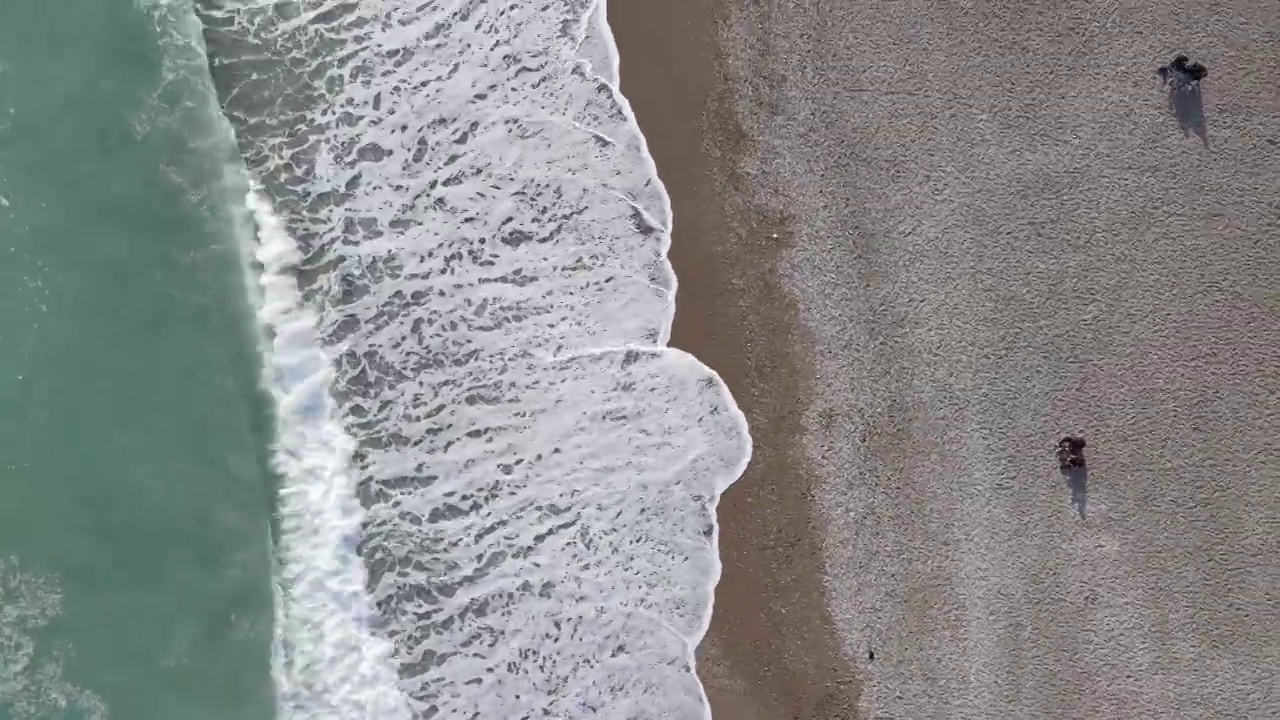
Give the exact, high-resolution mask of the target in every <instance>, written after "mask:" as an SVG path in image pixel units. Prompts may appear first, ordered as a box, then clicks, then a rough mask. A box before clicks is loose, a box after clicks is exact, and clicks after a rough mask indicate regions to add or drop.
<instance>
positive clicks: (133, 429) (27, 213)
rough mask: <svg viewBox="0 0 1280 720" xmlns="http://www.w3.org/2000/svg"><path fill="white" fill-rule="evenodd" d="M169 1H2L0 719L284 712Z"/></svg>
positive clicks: (229, 267)
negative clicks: (162, 4)
mask: <svg viewBox="0 0 1280 720" xmlns="http://www.w3.org/2000/svg"><path fill="white" fill-rule="evenodd" d="M179 10H180V9H179ZM185 12H186V13H187V15H188V16H189V14H190V11H189V10H187V11H185ZM179 16H181V12H179V11H175V12H166V11H160V10H156V9H154V8H146V7H143V6H140V5H139V4H137V3H136V2H135V0H58V1H57V2H42V1H37V0H13V1H12V2H6V3H4V6H3V9H2V10H0V720H11V719H12V720H17V719H23V720H27V719H29V718H40V719H41V720H43V719H45V718H50V719H57V720H62V719H72V718H74V719H77V720H78V719H80V718H97V717H107V718H116V719H120V720H151V719H156V720H161V719H163V720H174V719H181V720H202V719H205V718H209V719H214V718H218V719H222V718H235V719H236V720H255V719H257V718H268V717H271V716H272V714H273V705H274V701H273V692H272V686H271V662H270V660H271V636H272V591H271V582H272V573H271V543H270V540H269V526H270V518H271V508H272V503H271V497H272V495H273V492H274V490H273V480H272V478H271V474H270V472H269V471H268V466H267V463H268V452H267V446H268V443H269V439H270V429H271V424H270V418H269V415H268V402H267V400H266V398H265V397H264V396H263V394H262V393H261V392H260V390H259V375H260V367H261V361H260V359H259V353H258V347H257V345H256V339H255V338H256V336H255V330H254V325H253V320H252V312H251V307H250V302H249V300H248V296H247V293H246V290H245V280H244V275H243V271H242V264H241V260H240V254H239V249H238V244H237V239H236V237H235V235H234V233H233V232H232V229H231V227H232V224H231V223H230V220H229V218H230V210H229V208H230V207H231V204H232V203H234V202H238V201H239V198H237V197H235V196H234V195H233V194H231V193H229V192H227V191H225V190H224V189H223V188H222V187H221V185H220V182H221V181H220V178H221V177H222V171H223V167H224V163H225V162H226V161H227V157H228V156H229V155H234V148H233V147H232V146H231V145H230V144H229V143H230V142H231V141H230V139H229V137H226V136H225V133H224V130H223V126H222V125H221V124H220V123H221V122H222V121H221V119H220V118H218V117H217V116H216V113H214V112H213V110H214V109H216V108H214V107H212V106H211V105H210V103H209V99H208V98H209V95H208V93H209V92H211V91H210V89H209V85H208V80H207V77H206V75H207V72H206V71H205V68H204V66H203V64H202V63H201V61H200V56H199V54H198V53H197V52H194V51H193V49H192V48H191V47H186V49H185V50H183V47H184V46H183V42H184V38H183V35H182V33H181V32H179V31H178V29H177V28H176V26H175V24H174V23H173V22H172V20H173V18H174V17H179Z"/></svg>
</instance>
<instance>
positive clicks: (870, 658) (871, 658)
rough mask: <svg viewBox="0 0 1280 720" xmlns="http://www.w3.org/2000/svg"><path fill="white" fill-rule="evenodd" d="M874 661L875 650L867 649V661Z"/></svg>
mask: <svg viewBox="0 0 1280 720" xmlns="http://www.w3.org/2000/svg"><path fill="white" fill-rule="evenodd" d="M875 661H876V651H875V650H868V651H867V662H875Z"/></svg>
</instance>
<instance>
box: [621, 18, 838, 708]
mask: <svg viewBox="0 0 1280 720" xmlns="http://www.w3.org/2000/svg"><path fill="white" fill-rule="evenodd" d="M607 7H608V13H609V22H610V25H611V26H612V30H613V33H614V36H615V38H616V40H617V44H618V51H619V54H620V56H621V67H620V71H621V80H622V90H623V93H624V94H625V95H626V96H627V98H628V99H629V101H630V102H631V104H632V106H633V108H634V110H635V112H636V115H637V119H638V121H639V123H640V125H641V128H642V130H643V132H644V134H645V137H646V140H647V142H648V144H649V149H650V152H651V153H652V154H653V156H654V160H655V162H656V164H657V167H658V172H659V175H660V176H661V177H662V180H663V182H664V184H665V185H666V188H667V191H668V193H669V194H670V195H671V200H672V209H673V212H674V215H675V225H674V229H673V242H672V248H671V260H672V264H673V265H674V267H675V270H676V273H677V275H678V278H679V282H680V287H679V294H678V301H677V307H676V318H675V325H674V327H673V329H672V343H673V344H674V345H676V346H677V347H681V348H684V349H686V350H688V351H690V352H692V353H694V354H695V355H697V356H698V357H699V358H700V359H702V361H703V362H705V363H708V364H709V365H710V366H711V367H713V368H714V369H715V370H717V371H718V372H719V373H720V374H721V375H722V376H723V377H724V379H725V381H726V382H727V383H728V385H729V387H730V388H731V389H732V390H733V392H734V395H735V398H736V400H737V402H738V404H739V406H740V407H741V408H742V409H743V411H744V412H745V413H746V415H747V419H748V421H749V422H750V423H751V428H752V430H751V432H752V436H753V441H754V451H753V461H752V463H751V466H750V467H749V468H748V469H747V471H746V473H745V475H744V476H743V477H742V479H740V480H739V481H738V482H737V483H736V484H735V485H734V486H733V487H731V488H730V490H729V491H728V492H727V493H726V494H725V495H724V497H722V498H721V501H720V506H719V508H718V517H719V521H720V557H721V560H722V562H723V564H724V571H723V575H722V576H721V579H720V584H719V586H718V587H717V589H716V600H715V612H714V615H713V617H712V622H711V628H710V630H709V632H708V635H707V637H706V638H705V639H704V641H703V644H702V646H701V647H700V648H699V660H698V670H699V675H700V677H701V679H702V682H703V685H704V686H705V687H706V690H707V695H708V699H709V700H710V703H711V706H712V711H713V714H714V716H715V717H716V718H717V720H719V719H721V718H728V719H729V720H774V719H775V718H778V719H781V718H786V719H787V720H793V719H794V720H841V719H842V718H852V717H854V715H853V713H854V711H855V709H856V706H857V697H858V696H857V691H858V685H857V680H856V677H855V676H854V673H853V672H851V669H850V667H849V666H848V664H847V663H846V662H844V660H843V658H842V656H841V649H840V643H839V638H838V636H837V635H836V634H835V631H834V627H833V625H832V622H831V615H830V612H829V611H828V609H827V607H826V604H825V601H824V598H823V594H822V587H823V580H822V572H821V555H822V543H821V536H820V535H818V534H817V533H815V532H812V529H813V528H815V527H816V522H815V520H814V517H813V512H812V511H813V508H812V505H811V502H810V500H811V498H812V497H813V491H814V490H815V489H816V487H817V484H816V481H817V478H816V476H814V475H813V474H812V473H810V472H809V471H808V470H807V468H806V466H805V460H804V457H803V455H802V453H799V452H797V451H799V450H800V448H799V446H798V441H799V438H800V437H801V435H802V426H801V424H800V423H801V420H802V418H803V413H804V411H805V405H804V398H805V397H807V395H808V393H807V392H806V390H805V383H806V382H807V380H805V377H806V376H805V374H804V373H803V372H801V369H800V368H801V367H802V363H803V357H802V356H801V354H800V353H799V352H798V351H799V350H800V348H801V347H802V341H801V340H800V338H799V337H798V325H797V323H796V316H795V307H794V304H793V303H792V302H791V301H790V299H789V296H788V295H787V293H786V292H785V290H784V288H783V286H782V285H781V282H780V277H779V276H778V275H777V274H776V273H773V272H771V270H772V269H773V268H774V267H775V264H776V261H777V259H778V256H779V254H780V252H781V251H782V250H784V249H785V246H786V245H785V241H780V240H779V239H776V238H775V237H774V236H775V235H777V236H779V237H785V233H786V232H787V227H786V225H785V223H784V221H785V217H784V216H782V215H779V214H772V215H771V214H762V213H761V212H759V211H758V210H757V209H756V208H754V207H753V205H752V202H751V197H752V196H753V195H754V191H753V190H752V189H751V187H750V185H749V179H748V178H746V177H744V176H742V175H741V174H740V173H739V172H738V170H737V168H738V160H739V159H740V158H741V157H743V156H744V154H745V153H748V152H749V151H750V147H751V140H750V138H747V137H745V136H744V135H743V134H742V133H741V132H739V131H738V129H737V127H736V120H735V118H734V115H733V112H732V98H731V97H730V96H729V94H728V93H727V90H728V88H727V86H726V85H725V83H724V82H722V70H723V68H722V67H721V65H722V64H723V60H724V58H723V57H722V56H721V54H720V51H719V47H718V43H717V42H716V36H717V17H720V16H721V11H722V10H723V8H720V7H717V6H716V5H715V4H714V3H712V2H708V1H706V0H697V1H690V0H609V4H608V6H607Z"/></svg>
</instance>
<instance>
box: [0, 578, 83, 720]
mask: <svg viewBox="0 0 1280 720" xmlns="http://www.w3.org/2000/svg"><path fill="white" fill-rule="evenodd" d="M61 609H62V593H61V591H60V589H59V587H58V583H57V579H56V578H54V577H51V576H48V575H42V574H40V573H36V572H32V571H31V570H29V569H23V568H22V567H21V566H20V565H19V564H18V561H17V559H16V558H13V557H3V556H0V716H3V717H7V718H13V720H38V719H39V718H47V717H54V716H57V717H62V716H63V714H64V713H66V712H67V711H68V710H73V711H75V712H76V713H79V714H80V716H81V717H84V718H86V720H105V718H106V717H107V710H106V707H105V706H104V705H103V703H102V699H101V698H99V697H98V696H96V695H94V694H93V693H91V692H89V691H87V690H85V689H83V688H79V687H76V686H75V685H72V684H71V683H69V682H67V681H66V680H65V679H64V678H63V677H62V669H63V663H64V662H65V661H66V659H67V657H68V656H69V655H70V652H71V651H70V649H69V648H68V647H67V646H66V645H63V644H58V645H49V644H47V643H42V642H41V641H40V639H39V638H40V635H41V634H43V628H44V627H45V626H46V625H48V624H49V623H50V622H51V621H53V619H54V618H56V617H57V616H58V615H59V613H60V612H61Z"/></svg>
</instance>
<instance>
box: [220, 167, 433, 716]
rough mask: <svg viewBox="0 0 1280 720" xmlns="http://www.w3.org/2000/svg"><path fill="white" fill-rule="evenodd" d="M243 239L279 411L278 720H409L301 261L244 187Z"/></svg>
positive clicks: (260, 200) (275, 461)
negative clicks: (373, 593)
mask: <svg viewBox="0 0 1280 720" xmlns="http://www.w3.org/2000/svg"><path fill="white" fill-rule="evenodd" d="M245 208H246V210H247V211H248V213H249V216H250V218H251V219H252V222H253V225H254V227H253V231H252V232H251V233H246V235H247V236H248V237H247V239H248V242H249V247H247V248H245V249H246V250H247V251H248V252H247V253H246V255H247V258H246V259H251V265H252V266H253V271H254V272H253V275H254V276H255V279H256V288H255V289H256V291H257V292H256V293H254V294H255V295H256V297H255V300H256V314H257V320H258V323H259V325H260V327H261V329H262V332H263V345H262V348H263V355H264V358H263V360H264V362H263V365H264V367H263V381H264V384H265V385H266V389H267V390H268V391H269V392H270V393H271V396H272V399H273V400H274V404H275V410H276V428H275V433H276V435H275V439H274V444H273V447H272V465H273V468H274V470H275V471H276V473H277V475H278V477H279V480H280V492H279V501H278V515H279V519H278V522H279V535H278V539H277V547H276V559H277V563H276V567H277V575H276V580H275V581H276V588H275V591H276V630H275V633H276V638H275V644H274V650H273V658H272V665H273V675H274V678H273V679H274V681H275V685H276V694H277V703H278V706H279V711H280V716H281V717H283V718H290V719H291V720H292V719H296V720H354V719H355V718H359V719H360V720H410V719H411V718H412V717H413V713H412V712H411V710H410V706H409V702H408V699H407V698H406V697H405V696H404V695H403V694H402V693H401V692H400V690H399V688H398V675H397V673H396V670H395V664H394V660H393V659H392V652H393V647H392V645H391V643H390V641H389V640H387V639H385V638H383V637H380V636H379V635H378V634H377V633H376V632H375V631H374V629H373V622H372V620H373V618H374V617H375V616H374V609H373V607H372V601H371V599H370V597H369V595H368V593H367V592H366V591H365V581H366V579H367V575H366V571H365V568H364V564H363V562H362V560H361V559H360V557H359V555H358V554H357V553H356V544H357V542H358V538H359V533H360V523H361V520H362V519H363V516H364V509H363V507H361V505H360V503H359V501H358V499H357V497H356V477H355V473H354V471H353V468H352V467H351V458H352V453H353V451H354V450H355V441H354V440H353V439H352V438H351V436H350V435H349V434H347V432H346V431H345V429H344V428H343V427H342V425H341V423H340V421H339V419H338V417H337V412H336V404H335V403H334V401H333V399H332V396H331V395H330V389H331V387H332V382H333V371H332V365H331V363H330V359H329V357H328V356H327V355H326V354H325V352H324V351H323V349H322V348H321V344H320V339H319V335H318V333H317V331H316V320H317V316H316V314H315V312H314V311H312V310H311V309H310V308H308V307H307V305H306V304H305V302H304V300H303V298H302V293H301V292H300V291H299V289H298V284H297V280H296V277H295V274H294V273H295V271H296V269H297V267H298V265H299V263H300V262H301V261H302V259H303V257H302V254H301V252H300V251H299V250H298V246H297V243H296V242H295V241H294V240H293V238H292V237H290V235H289V233H288V231H287V230H286V229H285V226H284V222H283V221H282V220H281V219H280V217H279V216H278V215H276V213H275V211H274V209H273V206H272V203H271V200H270V198H269V197H268V196H267V194H266V192H265V191H264V190H263V188H262V187H261V185H259V184H258V183H257V182H255V181H254V180H252V179H250V180H249V189H248V192H247V193H246V195H245Z"/></svg>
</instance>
